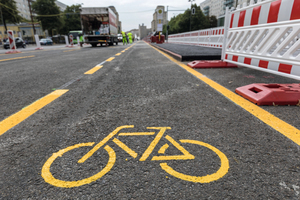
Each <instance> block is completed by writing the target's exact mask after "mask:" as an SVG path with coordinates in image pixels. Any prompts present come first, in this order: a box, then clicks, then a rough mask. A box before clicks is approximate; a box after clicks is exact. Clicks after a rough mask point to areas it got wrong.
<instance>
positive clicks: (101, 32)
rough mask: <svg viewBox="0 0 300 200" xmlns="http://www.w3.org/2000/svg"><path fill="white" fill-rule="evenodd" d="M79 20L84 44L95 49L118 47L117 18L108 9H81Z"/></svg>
mask: <svg viewBox="0 0 300 200" xmlns="http://www.w3.org/2000/svg"><path fill="white" fill-rule="evenodd" d="M79 9H80V19H81V27H82V32H83V38H84V43H87V44H91V45H92V46H93V47H96V46H97V45H98V44H100V45H101V46H102V45H103V44H105V45H106V46H108V45H114V43H115V44H116V45H118V26H117V17H116V15H115V13H114V12H113V11H112V10H111V9H110V8H109V7H81V8H79Z"/></svg>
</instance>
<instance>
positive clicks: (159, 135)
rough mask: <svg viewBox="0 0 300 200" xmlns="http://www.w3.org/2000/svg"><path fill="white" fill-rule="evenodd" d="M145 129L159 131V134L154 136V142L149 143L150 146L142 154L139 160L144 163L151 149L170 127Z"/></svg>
mask: <svg viewBox="0 0 300 200" xmlns="http://www.w3.org/2000/svg"><path fill="white" fill-rule="evenodd" d="M147 129H159V130H160V131H159V133H158V134H157V135H156V136H155V138H154V140H153V141H152V142H151V144H150V145H149V146H148V148H147V149H146V151H145V152H144V153H143V155H142V157H141V158H140V161H145V160H146V159H147V158H148V157H149V156H150V154H151V153H152V151H153V149H154V148H155V146H156V145H157V143H158V142H159V140H160V139H161V137H162V136H163V134H164V133H165V132H166V130H167V129H171V128H170V127H148V128H147Z"/></svg>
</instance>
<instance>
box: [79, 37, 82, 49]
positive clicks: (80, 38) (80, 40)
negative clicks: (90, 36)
mask: <svg viewBox="0 0 300 200" xmlns="http://www.w3.org/2000/svg"><path fill="white" fill-rule="evenodd" d="M79 42H80V47H82V45H83V35H82V34H79Z"/></svg>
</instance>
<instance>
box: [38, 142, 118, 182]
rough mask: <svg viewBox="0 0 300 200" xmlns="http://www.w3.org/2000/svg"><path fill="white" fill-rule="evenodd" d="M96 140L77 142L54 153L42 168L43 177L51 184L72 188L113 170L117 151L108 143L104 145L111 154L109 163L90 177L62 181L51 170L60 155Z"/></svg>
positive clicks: (92, 143) (90, 144)
mask: <svg viewBox="0 0 300 200" xmlns="http://www.w3.org/2000/svg"><path fill="white" fill-rule="evenodd" d="M93 145H94V142H90V143H81V144H76V145H74V146H70V147H67V148H65V149H62V150H60V151H58V152H57V153H54V154H53V155H52V156H51V157H50V158H49V159H48V160H47V161H46V163H45V164H44V166H43V168H42V177H43V178H44V180H45V181H46V182H47V183H49V184H51V185H54V186H56V187H64V188H71V187H79V186H82V185H85V184H89V183H91V182H93V181H96V180H97V179H99V178H101V177H102V176H104V175H105V174H106V173H107V172H109V171H110V170H111V168H112V167H113V166H114V164H115V162H116V153H115V151H114V150H113V149H112V148H111V147H110V146H108V145H106V146H105V147H104V149H105V150H106V151H107V153H108V155H109V160H108V162H107V165H106V166H105V167H104V168H103V169H102V170H101V171H100V172H98V173H97V174H95V175H93V176H91V177H89V178H85V179H82V180H78V181H62V180H59V179H56V178H54V177H53V175H52V173H51V172H50V167H51V164H52V163H53V162H54V160H55V159H56V158H58V157H62V155H63V154H64V153H66V152H68V151H71V150H73V149H77V148H80V147H88V146H93Z"/></svg>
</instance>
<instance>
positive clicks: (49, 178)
mask: <svg viewBox="0 0 300 200" xmlns="http://www.w3.org/2000/svg"><path fill="white" fill-rule="evenodd" d="M129 128H134V126H133V125H126V126H120V127H117V128H116V129H115V130H114V131H113V132H111V133H110V134H109V135H108V136H106V137H105V138H104V139H103V140H102V141H100V142H99V143H98V144H96V145H95V146H94V144H95V142H89V143H80V144H76V145H73V146H69V147H67V148H65V149H62V150H59V151H58V152H57V153H54V154H53V155H52V156H51V157H50V158H49V159H48V160H47V161H46V162H45V164H44V166H43V168H42V174H41V175H42V177H43V178H44V180H45V181H46V182H47V183H49V184H51V185H54V186H56V187H64V188H71V187H79V186H82V185H85V184H89V183H91V182H93V181H96V180H98V179H100V178H101V177H102V176H104V175H105V174H106V173H108V172H109V171H110V170H111V169H112V167H113V166H114V164H115V161H116V153H115V151H114V150H113V149H112V148H111V147H110V146H109V145H105V144H106V143H107V142H108V141H109V140H110V139H112V138H113V137H114V136H116V135H118V136H142V135H144V136H145V135H155V131H154V132H127V133H119V132H120V130H122V129H129ZM147 129H152V130H159V132H158V133H157V135H156V136H155V138H154V140H153V141H152V142H151V144H150V145H149V146H148V148H147V149H146V151H145V152H144V153H143V155H142V156H141V158H140V159H139V161H142V162H143V161H146V160H147V158H148V157H149V156H150V154H151V153H152V152H153V150H154V148H155V147H156V146H157V144H158V142H159V141H160V139H161V138H162V137H163V135H164V133H165V132H166V131H167V130H169V129H171V128H170V127H147ZM165 138H166V139H167V140H168V141H169V142H170V143H171V144H173V145H174V146H175V147H176V148H177V149H178V150H179V151H180V152H182V155H162V156H153V157H152V159H151V161H168V160H193V159H195V156H194V155H192V154H191V153H189V152H188V151H187V150H186V149H185V148H183V147H182V146H181V145H180V144H179V143H178V142H176V141H175V140H174V139H173V138H172V137H170V136H169V135H166V136H165ZM112 141H113V142H114V143H115V144H116V145H118V146H119V147H120V148H122V149H123V150H124V151H125V152H127V153H128V154H129V155H130V156H132V157H133V158H136V157H137V156H138V154H137V153H136V152H135V151H134V150H132V149H130V148H129V147H128V146H127V145H126V144H124V143H123V142H122V141H120V140H119V139H117V138H114V139H113V140H112ZM179 142H180V143H182V144H185V143H190V144H196V145H200V146H203V147H206V148H208V149H209V150H211V151H213V152H214V153H216V154H217V155H218V157H219V158H220V162H221V166H220V168H219V170H217V171H216V172H215V173H213V174H209V175H206V176H191V175H186V174H183V173H180V172H177V171H176V170H174V169H173V168H171V167H170V166H169V165H168V164H167V163H166V162H163V163H160V166H161V168H162V169H163V170H165V171H166V172H167V173H168V174H170V175H172V176H174V177H176V178H179V179H182V180H185V181H190V182H199V183H209V182H212V181H216V180H218V179H220V178H222V177H223V176H225V174H227V172H228V170H229V161H228V159H227V157H226V155H225V154H224V153H222V152H221V151H220V150H218V149H217V148H215V147H213V146H211V145H210V144H207V143H204V142H201V141H197V140H187V139H184V140H179ZM104 145H105V146H104ZM92 146H94V147H93V148H92V149H91V150H90V151H89V152H88V153H86V154H85V155H84V156H83V157H82V158H81V159H79V161H78V163H84V162H85V161H86V160H87V159H88V158H90V157H91V156H92V155H93V154H94V153H95V152H96V151H97V150H98V149H100V148H101V147H103V146H104V149H105V150H106V152H107V153H108V155H109V159H108V162H107V165H106V166H105V167H104V168H103V169H102V170H101V171H100V172H98V173H97V174H95V175H93V176H91V177H88V178H85V179H81V180H77V181H64V180H59V179H56V178H55V177H54V176H53V175H52V173H51V172H50V168H51V165H52V163H53V162H54V161H55V160H56V159H57V158H58V157H62V156H63V155H64V154H65V153H66V152H69V151H71V150H74V149H77V148H81V147H92ZM168 147H169V145H168V144H167V143H166V144H165V145H163V146H162V147H161V148H160V149H159V151H158V153H159V154H164V153H165V151H166V149H167V148H168Z"/></svg>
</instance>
